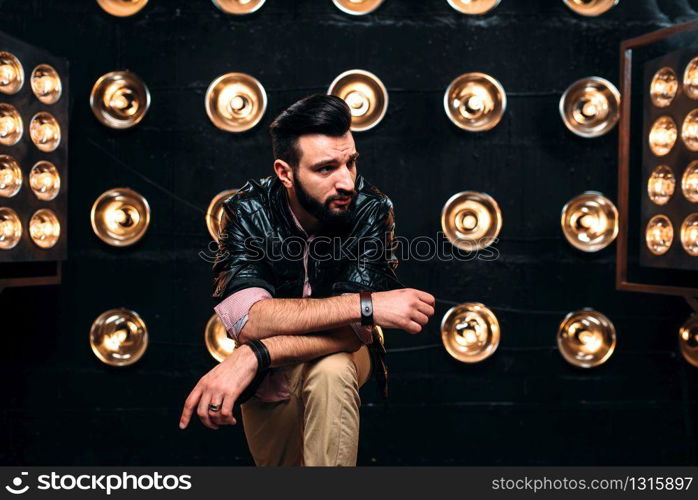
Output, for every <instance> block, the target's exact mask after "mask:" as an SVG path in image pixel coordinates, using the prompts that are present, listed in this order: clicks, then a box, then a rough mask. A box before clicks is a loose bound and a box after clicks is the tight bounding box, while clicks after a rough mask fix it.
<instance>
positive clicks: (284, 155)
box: [269, 94, 351, 169]
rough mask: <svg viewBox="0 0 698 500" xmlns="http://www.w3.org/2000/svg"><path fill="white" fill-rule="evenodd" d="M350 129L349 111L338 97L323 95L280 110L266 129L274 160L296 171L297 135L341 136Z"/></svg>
mask: <svg viewBox="0 0 698 500" xmlns="http://www.w3.org/2000/svg"><path fill="white" fill-rule="evenodd" d="M350 126H351V111H350V110H349V106H347V103H346V102H344V100H343V99H341V98H340V97H337V96H333V95H326V94H314V95H311V96H308V97H304V98H303V99H301V100H300V101H297V102H295V103H294V104H292V105H291V106H289V107H288V108H287V109H286V110H285V111H282V112H281V114H280V115H279V116H277V117H276V119H275V120H274V121H273V122H272V124H271V125H270V126H269V134H271V145H272V149H273V152H274V158H278V159H280V160H283V161H285V162H286V163H288V164H289V165H291V167H293V168H294V169H295V168H297V167H298V162H299V161H300V151H298V138H299V137H300V136H302V135H305V134H323V135H329V136H332V137H340V136H342V135H344V134H346V133H347V131H348V130H349V127H350Z"/></svg>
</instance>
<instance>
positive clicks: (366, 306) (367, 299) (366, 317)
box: [359, 291, 373, 326]
mask: <svg viewBox="0 0 698 500" xmlns="http://www.w3.org/2000/svg"><path fill="white" fill-rule="evenodd" d="M359 299H360V301H361V326H373V300H372V299H371V292H368V291H364V292H359Z"/></svg>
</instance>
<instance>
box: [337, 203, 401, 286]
mask: <svg viewBox="0 0 698 500" xmlns="http://www.w3.org/2000/svg"><path fill="white" fill-rule="evenodd" d="M372 205H373V206H372V207H371V209H370V210H367V212H366V214H365V215H364V217H365V219H364V221H365V222H361V221H359V222H358V223H357V224H358V227H361V229H360V230H359V231H358V232H357V234H355V235H354V236H356V241H355V244H354V245H352V248H351V249H352V250H353V252H352V259H351V260H350V261H349V262H347V263H346V264H344V266H343V268H341V269H340V272H339V273H338V275H337V276H336V280H335V283H334V284H333V285H332V293H333V295H337V294H340V293H346V292H359V291H361V290H369V291H372V292H380V291H385V290H394V289H396V288H405V286H404V285H403V284H402V283H401V282H400V281H399V280H398V278H397V276H396V275H395V268H396V267H397V265H398V258H397V256H396V255H395V249H394V247H393V243H394V233H395V218H394V214H393V204H392V202H391V201H390V199H388V198H383V199H380V200H376V203H374V204H372Z"/></svg>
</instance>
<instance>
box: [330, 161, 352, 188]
mask: <svg viewBox="0 0 698 500" xmlns="http://www.w3.org/2000/svg"><path fill="white" fill-rule="evenodd" d="M338 170H339V171H338V172H337V178H336V180H335V185H334V187H335V189H336V190H337V191H340V190H341V191H349V192H352V191H354V178H353V177H352V175H351V172H350V171H349V169H348V168H347V167H346V166H343V167H341V168H340V169H338Z"/></svg>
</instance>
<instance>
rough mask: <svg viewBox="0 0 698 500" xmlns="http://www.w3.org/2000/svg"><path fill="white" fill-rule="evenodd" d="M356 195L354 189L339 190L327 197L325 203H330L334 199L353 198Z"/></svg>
mask: <svg viewBox="0 0 698 500" xmlns="http://www.w3.org/2000/svg"><path fill="white" fill-rule="evenodd" d="M354 196H356V191H340V192H339V193H338V194H333V195H332V196H330V197H329V198H327V201H325V203H327V204H329V203H332V202H333V201H334V200H339V199H342V198H354Z"/></svg>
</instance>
